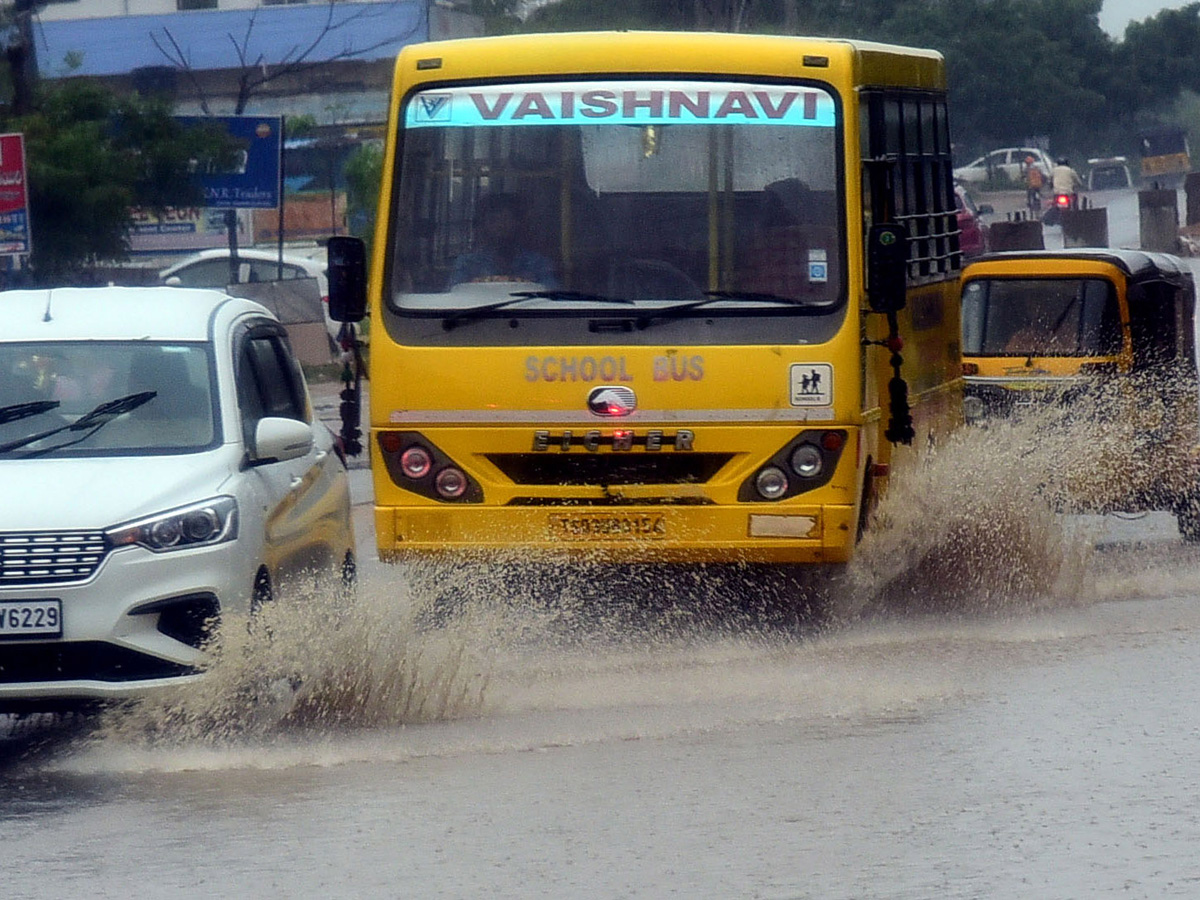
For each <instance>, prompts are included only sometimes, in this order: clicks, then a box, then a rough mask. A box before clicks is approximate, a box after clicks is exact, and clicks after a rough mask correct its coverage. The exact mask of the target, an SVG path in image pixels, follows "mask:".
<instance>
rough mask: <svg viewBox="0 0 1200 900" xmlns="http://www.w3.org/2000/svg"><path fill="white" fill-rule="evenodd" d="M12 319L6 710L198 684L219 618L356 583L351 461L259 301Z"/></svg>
mask: <svg viewBox="0 0 1200 900" xmlns="http://www.w3.org/2000/svg"><path fill="white" fill-rule="evenodd" d="M167 294H169V295H170V296H165V295H167ZM0 311H2V314H3V317H4V328H3V330H0V497H3V498H4V499H3V503H2V504H0V712H13V711H22V710H38V709H54V708H62V707H72V706H77V705H80V704H81V703H84V704H86V703H87V702H89V701H106V700H115V699H121V698H125V697H130V696H135V695H137V694H139V693H142V692H145V691H148V690H152V689H155V688H158V687H162V686H166V685H170V684H174V683H179V682H182V681H187V680H190V679H194V678H197V677H199V676H200V667H201V666H202V664H203V662H204V659H205V653H204V649H203V648H204V645H205V642H206V640H207V639H208V638H209V636H210V630H211V628H212V626H213V624H214V623H216V622H219V621H220V620H221V619H223V618H225V617H226V616H227V615H229V614H231V613H240V614H249V613H250V612H251V611H252V609H253V608H254V605H255V604H260V603H263V602H266V601H267V600H268V599H271V598H272V597H275V598H276V602H286V601H285V600H284V599H283V598H282V597H281V596H280V595H281V594H282V595H286V590H287V586H288V585H289V584H290V583H291V582H292V580H301V581H302V583H303V584H304V585H305V586H311V585H313V584H316V583H318V582H319V583H321V584H322V587H324V586H325V585H326V584H328V587H329V589H330V590H341V589H343V588H348V587H349V586H350V585H351V584H352V582H353V576H354V571H355V555H354V544H353V531H352V527H351V519H350V491H349V482H348V478H347V473H346V468H345V465H344V463H343V461H342V459H341V458H340V455H339V453H338V452H337V448H336V446H335V441H334V437H333V435H332V434H331V433H330V431H329V429H328V428H327V427H326V426H325V425H324V424H323V423H321V422H319V421H315V420H314V418H313V413H312V405H311V403H310V400H309V395H308V389H307V386H306V385H305V382H304V378H303V375H302V374H301V371H300V367H299V365H298V364H297V363H296V361H295V359H294V357H293V356H292V353H291V350H290V347H289V344H288V341H287V337H286V334H285V332H284V330H283V328H282V326H281V325H280V324H279V323H278V321H277V320H276V319H275V318H274V317H273V316H272V315H271V314H270V312H269V311H268V310H267V309H266V308H264V307H263V306H261V305H260V304H258V303H255V302H253V301H251V300H245V299H238V298H233V297H229V296H226V295H225V294H223V293H221V292H219V291H211V290H193V289H187V288H164V287H151V288H119V287H110V288H62V289H55V290H36V291H34V290H31V291H13V292H7V293H0Z"/></svg>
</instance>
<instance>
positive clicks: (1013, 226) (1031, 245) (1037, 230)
mask: <svg viewBox="0 0 1200 900" xmlns="http://www.w3.org/2000/svg"><path fill="white" fill-rule="evenodd" d="M988 244H989V246H990V247H991V249H992V250H997V251H999V250H1045V249H1046V242H1045V241H1044V240H1043V239H1042V223H1041V222H1039V221H1038V220H1037V219H1022V220H1020V221H1017V222H993V223H992V224H991V225H989V226H988Z"/></svg>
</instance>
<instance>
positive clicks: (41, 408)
mask: <svg viewBox="0 0 1200 900" xmlns="http://www.w3.org/2000/svg"><path fill="white" fill-rule="evenodd" d="M59 405H60V404H59V401H58V400H30V401H29V402H27V403H14V404H13V405H12V406H0V425H7V424H8V423H9V422H18V421H20V420H21V419H28V418H29V417H30V416H38V415H41V414H42V413H44V412H50V410H52V409H58V407H59Z"/></svg>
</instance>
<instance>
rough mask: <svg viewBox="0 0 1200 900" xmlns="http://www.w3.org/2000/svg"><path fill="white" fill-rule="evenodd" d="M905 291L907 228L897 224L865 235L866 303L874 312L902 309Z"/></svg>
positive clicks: (882, 225)
mask: <svg viewBox="0 0 1200 900" xmlns="http://www.w3.org/2000/svg"><path fill="white" fill-rule="evenodd" d="M907 290H908V229H907V228H905V227H904V226H903V225H901V224H899V223H897V222H885V223H883V224H880V225H872V226H871V229H870V231H868V232H867V301H868V302H869V303H870V304H871V309H872V310H874V311H875V312H878V313H892V312H899V311H900V310H902V309H904V304H905V301H906V293H907Z"/></svg>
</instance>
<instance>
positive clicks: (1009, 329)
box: [962, 278, 1121, 356]
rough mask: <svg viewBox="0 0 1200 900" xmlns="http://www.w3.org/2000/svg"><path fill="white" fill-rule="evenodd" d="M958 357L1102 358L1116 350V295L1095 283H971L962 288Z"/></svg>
mask: <svg viewBox="0 0 1200 900" xmlns="http://www.w3.org/2000/svg"><path fill="white" fill-rule="evenodd" d="M962 316H963V323H962V324H963V353H964V354H968V355H974V356H1107V355H1111V354H1114V353H1117V352H1119V350H1120V341H1121V337H1120V328H1119V326H1118V320H1117V298H1116V292H1115V291H1114V289H1113V286H1112V284H1111V283H1110V282H1108V281H1105V280H1103V279H1100V278H1011V279H1003V278H995V279H983V278H978V279H973V280H972V281H970V282H968V283H967V285H966V287H964V288H963V301H962Z"/></svg>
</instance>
